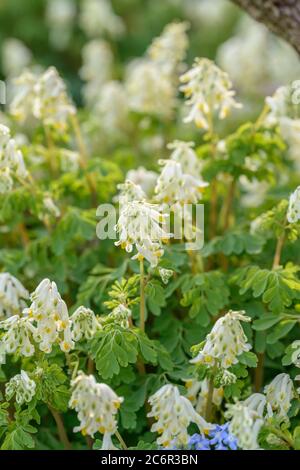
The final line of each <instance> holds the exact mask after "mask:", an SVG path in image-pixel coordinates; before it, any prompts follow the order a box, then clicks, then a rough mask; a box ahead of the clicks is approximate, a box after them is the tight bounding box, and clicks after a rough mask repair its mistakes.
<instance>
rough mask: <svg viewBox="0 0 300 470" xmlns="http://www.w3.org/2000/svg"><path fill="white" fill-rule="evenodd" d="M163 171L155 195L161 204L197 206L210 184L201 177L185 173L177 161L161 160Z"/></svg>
mask: <svg viewBox="0 0 300 470" xmlns="http://www.w3.org/2000/svg"><path fill="white" fill-rule="evenodd" d="M159 164H160V165H162V171H161V173H160V175H159V177H158V179H157V183H156V187H155V194H156V199H157V200H158V202H160V203H167V204H176V203H179V204H181V205H184V204H196V203H197V202H198V201H199V200H200V199H201V196H202V192H203V188H205V187H207V185H208V183H206V182H204V181H202V180H201V179H200V177H198V178H197V177H195V176H192V175H190V174H187V173H183V170H182V167H181V164H180V163H178V162H176V161H175V160H160V161H159Z"/></svg>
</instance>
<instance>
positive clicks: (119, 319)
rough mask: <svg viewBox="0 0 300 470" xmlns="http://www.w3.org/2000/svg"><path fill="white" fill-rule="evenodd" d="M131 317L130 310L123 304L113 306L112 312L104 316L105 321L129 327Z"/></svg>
mask: <svg viewBox="0 0 300 470" xmlns="http://www.w3.org/2000/svg"><path fill="white" fill-rule="evenodd" d="M130 318H131V310H130V308H128V307H126V306H125V305H123V304H120V305H118V306H117V307H115V308H114V309H113V310H112V312H111V313H110V314H109V315H108V316H107V317H106V319H105V322H106V323H111V322H112V323H114V324H118V325H120V326H121V327H122V328H129V326H130Z"/></svg>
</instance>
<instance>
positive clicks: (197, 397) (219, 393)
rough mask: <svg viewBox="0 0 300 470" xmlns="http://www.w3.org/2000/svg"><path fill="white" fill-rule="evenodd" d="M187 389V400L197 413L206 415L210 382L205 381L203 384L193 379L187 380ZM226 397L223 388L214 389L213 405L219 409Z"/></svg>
mask: <svg viewBox="0 0 300 470" xmlns="http://www.w3.org/2000/svg"><path fill="white" fill-rule="evenodd" d="M185 387H186V389H187V395H186V396H187V398H188V399H189V400H190V402H191V403H192V405H193V406H194V407H195V409H196V411H197V413H199V414H200V415H203V414H204V413H205V407H206V403H207V397H208V390H209V384H208V380H207V379H204V380H202V381H201V382H199V381H197V380H195V379H191V380H186V382H185ZM223 396H224V390H223V388H222V387H220V388H216V387H214V391H213V397H212V403H213V404H214V405H216V406H217V407H219V406H220V405H221V403H222V400H223Z"/></svg>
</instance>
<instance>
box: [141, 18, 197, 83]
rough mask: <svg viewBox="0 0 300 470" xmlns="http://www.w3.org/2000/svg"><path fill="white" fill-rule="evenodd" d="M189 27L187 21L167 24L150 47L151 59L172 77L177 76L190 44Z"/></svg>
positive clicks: (149, 54)
mask: <svg viewBox="0 0 300 470" xmlns="http://www.w3.org/2000/svg"><path fill="white" fill-rule="evenodd" d="M188 27H189V24H188V23H187V22H186V21H183V22H181V23H170V24H167V26H166V27H165V28H164V30H163V32H162V34H161V35H160V36H159V37H157V38H155V39H154V40H153V42H152V44H151V46H150V47H149V49H148V56H149V57H150V59H151V60H152V61H153V62H154V63H156V64H157V65H158V66H159V67H160V68H162V70H163V72H164V73H165V74H167V75H169V76H171V77H173V76H175V77H176V75H177V73H178V72H179V71H180V68H181V66H182V61H183V60H184V58H185V55H186V50H187V48H188V44H189V41H188V36H187V33H186V32H187V29H188Z"/></svg>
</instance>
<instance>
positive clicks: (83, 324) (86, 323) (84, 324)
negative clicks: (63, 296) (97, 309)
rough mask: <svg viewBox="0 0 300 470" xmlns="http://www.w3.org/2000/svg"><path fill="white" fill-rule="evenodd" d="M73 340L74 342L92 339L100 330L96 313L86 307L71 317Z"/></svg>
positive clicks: (78, 309) (76, 311)
mask: <svg viewBox="0 0 300 470" xmlns="http://www.w3.org/2000/svg"><path fill="white" fill-rule="evenodd" d="M70 320H71V329H72V338H73V340H74V341H76V342H77V341H81V340H82V339H86V340H89V339H91V338H92V337H93V336H94V335H95V333H96V331H97V330H98V329H99V328H100V325H99V322H98V320H97V318H96V315H95V314H94V312H93V311H92V310H91V309H89V308H86V307H83V306H80V307H78V308H77V309H76V310H75V312H74V313H73V314H72V315H71V317H70Z"/></svg>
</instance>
